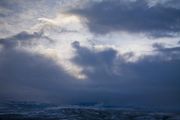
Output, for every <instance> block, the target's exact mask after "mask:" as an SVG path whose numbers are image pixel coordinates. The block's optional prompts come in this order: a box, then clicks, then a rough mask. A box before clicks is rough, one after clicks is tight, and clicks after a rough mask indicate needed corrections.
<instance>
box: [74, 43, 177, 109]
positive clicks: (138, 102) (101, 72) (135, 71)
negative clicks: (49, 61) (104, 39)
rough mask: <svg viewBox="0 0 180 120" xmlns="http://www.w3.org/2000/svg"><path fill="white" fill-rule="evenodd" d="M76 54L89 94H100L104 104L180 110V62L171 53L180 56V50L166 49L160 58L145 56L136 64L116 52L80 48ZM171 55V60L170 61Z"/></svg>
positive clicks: (160, 53)
mask: <svg viewBox="0 0 180 120" xmlns="http://www.w3.org/2000/svg"><path fill="white" fill-rule="evenodd" d="M76 50H77V55H76V57H75V58H74V59H73V61H74V62H75V63H77V64H78V65H80V66H82V67H83V68H84V73H85V74H86V75H87V76H88V81H89V85H88V86H87V87H88V88H89V91H94V92H95V93H94V94H93V95H94V96H96V94H98V93H97V92H99V96H100V98H101V100H102V102H105V103H107V104H111V105H123V104H124V105H135V106H143V105H145V106H146V105H147V106H148V107H150V106H149V105H152V106H161V107H163V106H164V105H167V106H173V107H176V108H178V107H177V106H180V103H179V100H180V96H179V94H180V89H179V88H180V86H179V85H180V81H179V80H180V75H179V72H178V71H180V59H179V58H178V57H174V55H173V53H169V51H178V52H179V53H180V51H179V48H178V50H177V48H171V49H168V48H164V49H163V50H159V53H158V55H151V56H150V55H149V56H143V57H142V58H141V59H140V60H138V61H136V62H132V63H131V62H127V61H126V60H125V59H124V56H123V55H117V54H116V53H117V52H116V51H115V50H113V49H107V50H104V51H101V52H96V51H93V50H89V49H88V48H85V47H81V46H79V47H78V48H76ZM169 55H171V59H170V60H167V57H169ZM130 56H132V55H130ZM93 95H92V96H93ZM167 106H166V107H167Z"/></svg>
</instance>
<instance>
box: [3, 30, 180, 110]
mask: <svg viewBox="0 0 180 120" xmlns="http://www.w3.org/2000/svg"><path fill="white" fill-rule="evenodd" d="M21 34H22V33H21ZM24 35H25V36H24ZM15 36H16V37H9V38H8V39H6V40H7V41H11V40H12V41H13V40H14V42H18V40H21V38H22V40H23V41H29V40H31V39H30V38H31V37H26V36H28V35H26V34H23V35H19V34H17V35H15ZM17 36H18V37H17ZM15 38H16V39H18V40H16V39H15ZM33 38H34V37H33ZM35 38H38V37H37V36H36V37H35ZM6 44H7V43H6V42H1V45H6ZM9 44H11V42H9V43H8V46H11V47H3V48H1V50H0V58H1V59H0V73H1V74H0V98H1V100H2V99H13V100H37V101H50V102H57V103H61V104H81V103H101V102H102V103H104V104H105V105H113V106H128V105H131V106H138V107H139V106H146V107H154V106H156V107H161V108H163V107H164V108H168V107H169V106H170V107H174V108H177V109H178V108H179V106H180V103H179V101H180V96H179V94H180V86H179V85H180V81H179V80H180V75H179V72H178V71H180V67H179V66H180V59H179V58H178V57H177V54H176V56H175V55H174V52H176V53H177V52H178V53H180V52H179V48H165V47H163V46H160V45H155V46H154V47H156V51H158V54H157V55H151V56H150V55H149V56H142V58H141V59H140V60H138V61H136V62H127V61H126V59H125V57H124V55H119V54H118V52H117V51H116V50H114V49H111V48H109V49H105V50H101V51H97V50H94V49H89V48H87V47H83V46H81V44H80V43H79V42H78V41H75V42H73V43H72V46H73V48H74V49H75V50H76V54H75V57H74V58H73V59H72V62H74V63H75V64H77V65H79V66H81V67H82V68H83V73H84V74H86V75H87V77H88V78H87V79H86V80H84V81H81V80H77V79H76V78H74V77H72V76H71V75H69V74H68V73H67V72H66V71H64V69H63V68H62V67H61V66H60V65H58V64H56V62H55V61H53V60H52V59H50V58H47V57H45V56H42V55H40V54H36V53H30V52H27V51H23V50H21V49H15V47H16V46H17V44H14V43H12V44H13V45H9ZM178 55H179V54H178ZM127 56H128V57H132V56H133V53H129V54H126V57H127ZM169 57H171V59H166V58H169Z"/></svg>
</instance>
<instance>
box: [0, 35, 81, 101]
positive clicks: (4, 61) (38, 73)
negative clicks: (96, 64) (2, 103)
mask: <svg viewBox="0 0 180 120" xmlns="http://www.w3.org/2000/svg"><path fill="white" fill-rule="evenodd" d="M42 38H43V36H41V35H39V34H38V33H34V34H29V33H27V32H21V33H19V34H17V35H14V36H12V37H8V38H6V39H1V40H0V45H1V46H2V47H1V49H0V58H1V59H0V99H1V100H35V101H46V102H47V101H48V102H52V101H53V102H58V103H65V104H66V103H72V100H73V98H74V97H75V98H76V96H74V94H75V93H76V92H77V91H79V90H78V89H77V88H79V87H77V86H80V82H78V80H76V78H74V77H72V76H71V75H69V74H68V73H67V72H66V71H64V69H63V68H62V67H61V66H60V65H58V64H57V63H56V62H55V61H54V60H52V59H50V58H47V57H45V56H43V55H41V54H38V53H32V52H28V51H25V50H23V49H20V48H19V49H16V47H18V42H24V41H25V42H28V41H29V42H30V41H31V40H33V39H36V40H41V39H42ZM23 45H29V46H30V45H31V44H23ZM57 91H58V92H57Z"/></svg>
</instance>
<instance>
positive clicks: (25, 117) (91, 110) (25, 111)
mask: <svg viewBox="0 0 180 120" xmlns="http://www.w3.org/2000/svg"><path fill="white" fill-rule="evenodd" d="M0 120H180V113H178V112H176V113H169V112H147V111H138V110H134V109H117V108H116V109H115V108H114V109H113V108H102V107H101V108H98V107H92V106H91V107H90V106H89V107H84V106H83V107H82V106H75V105H74V106H57V105H50V104H39V103H35V102H6V103H1V104H0Z"/></svg>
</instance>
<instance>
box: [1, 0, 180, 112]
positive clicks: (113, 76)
mask: <svg viewBox="0 0 180 120" xmlns="http://www.w3.org/2000/svg"><path fill="white" fill-rule="evenodd" d="M178 3H179V2H178V1H177V0H172V1H170V0H154V1H150V0H128V1H127V0H84V1H83V2H82V1H81V0H70V1H69V0H68V1H67V0H54V1H51V0H40V1H37V0H33V1H25V0H19V1H16V0H11V1H10V0H1V1H0V6H1V7H0V25H1V26H2V27H0V35H1V38H0V99H1V100H7V99H11V100H37V101H49V102H56V103H61V104H81V103H100V102H101V103H105V104H107V105H113V106H146V107H162V108H165V107H166V108H169V107H172V108H177V109H178V108H179V106H180V103H179V101H180V96H179V94H180V89H179V88H180V86H179V85H180V81H179V79H180V75H179V74H178V71H180V49H179V47H180V44H179V43H178V41H179V23H180V22H179V19H180V16H179V11H180V8H179V4H178Z"/></svg>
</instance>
